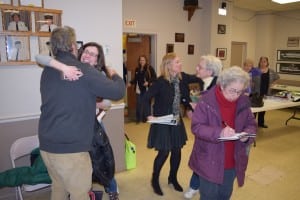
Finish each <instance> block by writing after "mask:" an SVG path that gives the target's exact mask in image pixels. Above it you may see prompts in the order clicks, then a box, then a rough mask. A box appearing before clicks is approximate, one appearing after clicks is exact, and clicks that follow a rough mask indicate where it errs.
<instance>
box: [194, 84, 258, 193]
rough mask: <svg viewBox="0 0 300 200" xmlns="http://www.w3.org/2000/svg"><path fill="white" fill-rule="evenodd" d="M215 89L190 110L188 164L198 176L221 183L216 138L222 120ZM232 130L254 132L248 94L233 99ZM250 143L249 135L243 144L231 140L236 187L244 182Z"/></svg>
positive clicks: (219, 146) (221, 144)
mask: <svg viewBox="0 0 300 200" xmlns="http://www.w3.org/2000/svg"><path fill="white" fill-rule="evenodd" d="M215 90H216V87H213V88H212V89H210V90H209V91H207V92H206V93H205V94H203V95H202V96H201V99H200V101H199V102H198V104H197V106H196V108H195V111H194V113H193V117H192V125H191V129H192V133H193V134H194V135H195V141H194V146H193V150H192V153H191V156H190V160H189V166H190V168H191V169H192V170H193V171H194V172H195V173H196V174H198V175H199V176H201V177H203V178H205V179H207V180H209V181H211V182H213V183H217V184H222V183H223V176H224V142H219V141H218V138H219V137H220V133H221V130H222V119H221V113H220V108H219V104H218V103H217V100H216V95H215ZM235 130H236V132H247V133H252V134H255V133H256V130H257V124H256V121H255V118H254V115H253V114H252V112H251V109H250V101H249V97H248V96H245V95H241V96H240V97H239V99H238V100H237V107H236V116H235ZM253 142H254V139H253V138H249V140H248V141H247V142H245V143H244V142H241V141H240V140H236V141H235V152H234V154H235V155H234V158H235V171H236V176H237V180H238V185H239V186H240V187H241V186H243V184H244V179H245V171H246V168H247V164H248V155H249V150H250V145H251V144H252V143H253Z"/></svg>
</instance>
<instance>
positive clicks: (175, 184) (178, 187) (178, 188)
mask: <svg viewBox="0 0 300 200" xmlns="http://www.w3.org/2000/svg"><path fill="white" fill-rule="evenodd" d="M168 184H169V185H170V184H172V185H173V187H174V189H175V190H176V191H178V192H183V189H182V187H181V185H179V183H178V181H177V178H175V177H172V176H169V178H168Z"/></svg>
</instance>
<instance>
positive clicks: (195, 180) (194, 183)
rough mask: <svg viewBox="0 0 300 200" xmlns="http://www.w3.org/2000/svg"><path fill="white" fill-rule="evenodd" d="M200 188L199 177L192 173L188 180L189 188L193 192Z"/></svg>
mask: <svg viewBox="0 0 300 200" xmlns="http://www.w3.org/2000/svg"><path fill="white" fill-rule="evenodd" d="M199 187H200V181H199V176H198V174H196V173H195V172H193V174H192V177H191V180H190V188H192V189H193V190H198V189H199Z"/></svg>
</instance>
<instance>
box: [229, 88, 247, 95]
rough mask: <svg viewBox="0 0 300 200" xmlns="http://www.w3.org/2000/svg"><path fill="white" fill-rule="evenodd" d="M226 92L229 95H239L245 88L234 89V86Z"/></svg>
mask: <svg viewBox="0 0 300 200" xmlns="http://www.w3.org/2000/svg"><path fill="white" fill-rule="evenodd" d="M227 92H228V93H229V94H231V95H234V94H236V95H238V96H240V95H241V94H243V93H244V92H245V90H236V89H234V88H230V89H227Z"/></svg>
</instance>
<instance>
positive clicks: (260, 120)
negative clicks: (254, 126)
mask: <svg viewBox="0 0 300 200" xmlns="http://www.w3.org/2000/svg"><path fill="white" fill-rule="evenodd" d="M265 114H266V112H265V111H263V112H259V113H258V117H257V123H258V126H262V125H264V124H265Z"/></svg>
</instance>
